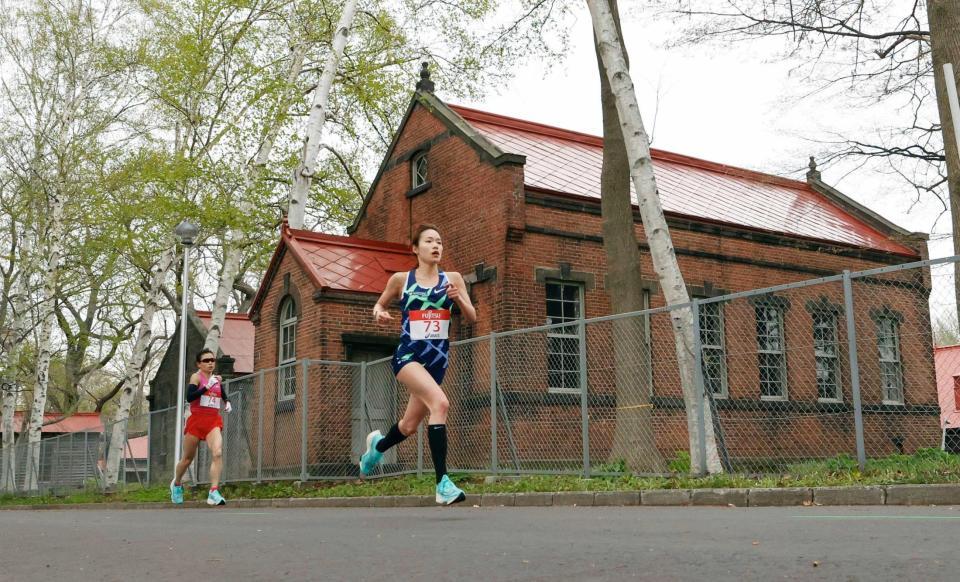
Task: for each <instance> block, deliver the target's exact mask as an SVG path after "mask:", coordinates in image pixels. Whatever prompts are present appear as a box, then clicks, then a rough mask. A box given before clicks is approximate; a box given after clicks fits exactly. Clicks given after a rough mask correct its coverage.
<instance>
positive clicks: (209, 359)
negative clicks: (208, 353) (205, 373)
mask: <svg viewBox="0 0 960 582" xmlns="http://www.w3.org/2000/svg"><path fill="white" fill-rule="evenodd" d="M216 361H217V360H216V358H204V359H202V360H200V362H201V363H203V364H209V363H210V362H216Z"/></svg>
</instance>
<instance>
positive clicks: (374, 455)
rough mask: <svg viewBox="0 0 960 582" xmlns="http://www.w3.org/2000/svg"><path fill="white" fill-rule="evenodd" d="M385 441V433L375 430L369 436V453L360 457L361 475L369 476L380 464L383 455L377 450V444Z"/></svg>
mask: <svg viewBox="0 0 960 582" xmlns="http://www.w3.org/2000/svg"><path fill="white" fill-rule="evenodd" d="M382 440H383V433H381V432H380V431H379V430H375V431H373V432H372V433H370V434H368V435H367V452H365V453H363V456H361V457H360V474H361V475H369V474H370V473H371V472H372V471H373V469H374V467H376V466H377V465H378V464H380V459H382V458H383V453H381V452H380V451H378V450H377V443H379V442H380V441H382Z"/></svg>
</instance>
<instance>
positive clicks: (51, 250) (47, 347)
mask: <svg viewBox="0 0 960 582" xmlns="http://www.w3.org/2000/svg"><path fill="white" fill-rule="evenodd" d="M63 204H64V200H63V193H61V192H57V191H52V192H51V193H50V201H49V215H48V217H49V220H48V222H47V227H46V229H45V232H44V240H45V241H46V245H45V249H44V251H45V252H44V255H45V261H44V269H43V299H42V302H41V303H40V341H39V344H38V351H37V362H36V374H35V377H34V378H35V379H34V383H33V403H32V405H31V407H30V424H29V425H28V426H27V459H26V471H27V473H26V476H25V478H24V485H23V489H24V491H37V490H38V489H39V478H40V437H41V431H42V428H43V413H44V411H45V410H46V406H47V389H48V387H49V383H50V360H51V358H52V356H53V345H52V344H51V338H52V335H53V327H54V325H55V323H56V313H55V312H54V309H55V305H54V302H55V301H56V297H57V277H58V275H59V273H60V261H61V258H62V257H61V252H62V247H63V236H64V225H63Z"/></svg>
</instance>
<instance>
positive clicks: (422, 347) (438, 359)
mask: <svg viewBox="0 0 960 582" xmlns="http://www.w3.org/2000/svg"><path fill="white" fill-rule="evenodd" d="M446 285H447V275H446V274H445V273H444V272H443V271H440V279H439V281H438V282H437V285H436V287H431V288H426V287H421V286H420V285H418V284H417V272H416V270H413V271H410V272H409V273H407V281H406V284H405V285H404V287H403V293H402V294H401V295H400V306H401V309H402V313H403V322H402V323H401V328H400V345H399V346H397V351H396V353H395V354H394V356H393V373H394V374H397V373H399V372H400V369H401V368H403V367H404V366H405V365H407V364H409V363H410V362H418V363H420V364H421V365H422V366H423V367H424V368H426V370H427V372H429V373H430V375H431V376H433V379H434V381H436V383H437V384H440V383H441V382H443V375H444V373H445V372H446V371H447V353H448V352H449V350H450V339H449V338H450V308H451V307H453V299H450V298H449V297H448V296H447V289H446Z"/></svg>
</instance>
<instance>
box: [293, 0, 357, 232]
mask: <svg viewBox="0 0 960 582" xmlns="http://www.w3.org/2000/svg"><path fill="white" fill-rule="evenodd" d="M356 10H357V0H347V2H346V4H344V7H343V12H342V13H341V14H340V22H339V23H337V28H336V30H335V31H334V33H333V46H332V47H331V49H330V54H329V55H328V56H327V62H326V65H325V66H324V68H323V74H322V75H321V76H320V83H319V84H318V85H317V88H316V90H315V91H314V93H313V103H312V104H311V106H310V117H309V118H307V126H306V130H305V133H306V135H305V138H304V144H303V157H302V158H301V161H300V165H299V166H298V167H297V169H296V170H295V171H294V173H293V183H292V184H291V185H290V201H289V208H288V211H287V217H288V218H287V220H288V222H289V224H290V227H291V228H301V229H302V228H303V218H304V214H305V213H306V206H307V194H308V193H309V192H310V184H311V183H312V181H313V175H314V173H315V172H316V166H317V157H318V156H319V155H320V145H321V144H320V138H321V137H322V135H323V124H324V122H325V121H326V119H327V101H328V100H329V97H330V88H331V87H332V86H333V79H334V77H335V76H336V74H337V67H338V66H339V65H340V57H342V56H343V49H344V47H346V46H347V37H348V36H349V35H350V27H351V25H352V24H353V16H354V13H355V12H356Z"/></svg>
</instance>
